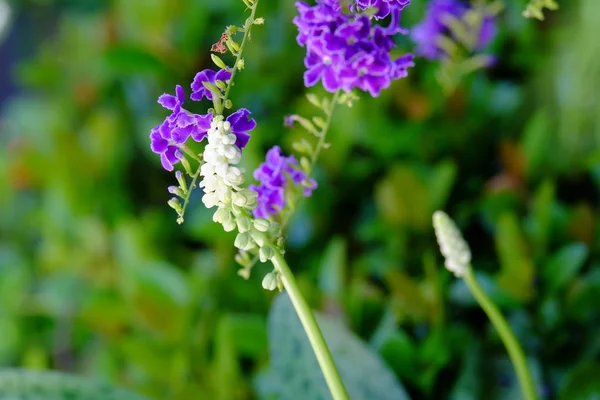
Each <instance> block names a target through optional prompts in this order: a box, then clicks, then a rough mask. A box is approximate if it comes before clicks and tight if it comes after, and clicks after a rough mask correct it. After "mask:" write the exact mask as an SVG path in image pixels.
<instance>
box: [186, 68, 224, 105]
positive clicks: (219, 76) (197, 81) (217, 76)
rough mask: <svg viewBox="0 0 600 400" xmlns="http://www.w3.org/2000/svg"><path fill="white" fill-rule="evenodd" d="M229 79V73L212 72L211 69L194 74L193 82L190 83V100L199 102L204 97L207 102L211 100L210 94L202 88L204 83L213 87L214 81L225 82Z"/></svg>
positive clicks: (222, 70) (222, 71) (221, 71)
mask: <svg viewBox="0 0 600 400" xmlns="http://www.w3.org/2000/svg"><path fill="white" fill-rule="evenodd" d="M230 79H231V72H229V71H226V70H224V69H221V70H219V71H213V70H212V69H205V70H203V71H200V72H198V73H197V74H196V76H195V77H194V81H193V82H192V95H191V96H190V99H192V100H195V101H200V100H202V99H203V98H204V97H206V98H207V99H208V100H212V98H213V95H212V92H211V91H210V90H208V89H207V88H206V87H205V86H204V82H207V83H210V84H213V85H214V84H215V82H216V81H223V82H227V81H229V80H230Z"/></svg>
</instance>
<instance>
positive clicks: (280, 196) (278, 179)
mask: <svg viewBox="0 0 600 400" xmlns="http://www.w3.org/2000/svg"><path fill="white" fill-rule="evenodd" d="M254 179H256V180H257V181H259V182H260V184H259V185H258V186H256V185H250V187H249V189H250V190H253V191H255V192H256V193H258V198H257V201H258V206H257V207H256V209H255V210H254V216H255V217H257V218H268V217H269V216H270V215H274V214H277V213H278V212H279V211H280V210H281V209H282V208H283V207H284V206H285V187H286V185H287V184H288V182H289V180H291V183H293V184H294V185H296V186H298V185H304V192H303V194H304V196H310V195H311V194H312V191H313V190H314V189H316V187H317V182H316V181H315V180H313V179H308V178H307V176H306V174H305V173H304V172H302V171H301V170H300V169H299V166H298V161H297V160H296V158H295V157H294V156H289V157H284V156H282V155H281V148H280V147H279V146H274V147H273V148H271V150H269V151H268V152H267V157H266V160H265V162H264V163H262V164H261V165H260V166H259V167H258V168H257V169H256V170H255V171H254Z"/></svg>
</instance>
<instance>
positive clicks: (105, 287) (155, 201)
mask: <svg viewBox="0 0 600 400" xmlns="http://www.w3.org/2000/svg"><path fill="white" fill-rule="evenodd" d="M413 3H414V4H412V5H411V6H409V7H408V8H407V9H406V10H405V12H404V15H403V20H404V23H405V25H406V26H408V27H410V26H412V25H414V24H415V23H416V22H418V21H419V19H420V18H421V17H422V15H423V12H424V6H425V4H424V3H426V2H425V1H423V0H421V1H419V0H415V1H414V2H413ZM506 3H507V4H506V5H505V10H504V12H503V13H502V14H501V16H500V17H499V20H498V24H499V34H498V36H497V38H496V40H495V41H494V43H493V44H492V46H491V49H490V51H491V52H492V53H494V54H495V55H496V57H497V62H496V64H495V66H493V67H492V68H490V69H489V70H487V71H479V72H476V73H474V74H472V75H470V76H468V77H466V78H465V79H464V80H463V81H462V83H461V84H460V85H459V87H458V88H457V90H456V91H455V92H454V93H453V94H451V95H449V96H446V95H444V92H443V90H442V89H441V87H440V85H439V83H438V82H437V81H436V78H435V75H436V71H437V69H438V68H439V65H438V64H437V63H435V62H433V63H432V62H428V61H426V60H423V59H417V61H416V64H417V65H416V67H415V68H413V69H412V70H411V71H410V77H409V78H407V79H404V80H402V81H399V82H396V83H394V84H393V85H392V87H391V88H390V89H389V90H387V91H385V92H384V93H382V95H381V96H380V97H379V98H377V99H371V98H369V97H368V96H363V98H362V99H361V100H360V101H359V102H357V103H356V104H355V105H354V107H353V108H351V109H345V108H340V109H339V110H338V111H337V112H336V115H335V117H334V121H333V125H332V128H331V132H330V136H329V139H330V141H331V143H332V147H331V149H329V150H327V151H325V152H324V153H323V154H322V157H321V162H320V164H319V167H318V168H317V171H316V178H317V179H318V181H319V189H318V190H317V191H316V192H315V193H314V195H313V196H312V198H311V199H310V200H309V201H304V202H303V203H302V206H301V207H300V209H299V210H298V212H297V215H296V217H295V219H294V221H293V223H292V225H291V227H290V232H289V238H288V241H287V249H288V252H287V254H286V256H287V259H288V261H289V263H290V265H291V266H292V268H293V270H294V271H295V273H296V275H297V277H298V279H299V280H300V283H301V286H302V288H303V290H304V292H305V293H306V295H307V298H308V299H309V300H310V302H311V304H312V305H313V306H314V308H317V309H321V310H324V311H325V312H327V313H330V314H333V315H338V316H341V317H342V319H343V320H344V321H345V322H346V323H347V325H348V326H349V327H350V328H351V329H352V330H353V331H354V332H355V333H357V334H358V335H359V336H360V337H361V338H362V339H363V340H365V341H366V342H368V343H370V344H371V345H372V348H373V349H374V350H375V351H377V352H379V353H380V354H381V355H382V357H383V358H384V359H385V361H386V362H387V364H388V366H389V367H390V368H391V369H392V370H393V371H394V373H395V374H396V376H397V377H398V378H399V379H400V380H401V382H402V383H403V384H404V386H405V387H406V388H407V390H408V391H409V393H410V394H411V396H413V397H414V398H416V399H420V398H422V399H439V398H455V399H477V398H486V399H515V398H517V397H515V396H516V394H515V393H516V392H515V390H518V389H517V388H516V386H515V385H516V381H515V377H514V374H513V372H512V371H513V370H512V367H511V365H510V363H509V361H508V359H507V356H506V351H505V349H504V347H503V346H502V343H501V342H500V340H499V338H498V336H497V334H496V332H495V331H494V329H493V328H492V327H491V326H490V324H489V322H488V320H487V319H486V317H485V315H484V314H483V312H482V311H481V310H480V309H479V308H478V307H476V306H475V304H474V303H473V299H472V298H471V297H470V295H469V293H468V291H467V290H466V287H465V286H464V284H463V283H462V282H460V281H458V280H457V279H455V278H454V277H453V276H452V275H451V274H450V273H448V272H447V271H446V270H445V269H444V268H443V265H442V259H441V257H440V256H439V253H438V250H437V246H436V243H435V238H434V235H433V232H432V228H431V223H430V221H431V214H432V212H433V211H434V210H435V209H440V208H443V209H445V210H446V211H447V212H448V213H449V214H450V215H452V216H453V217H454V218H455V219H456V221H457V223H458V224H459V225H460V226H461V228H462V229H463V232H464V234H465V237H466V239H467V240H468V241H469V243H470V244H471V248H472V252H473V259H474V268H475V269H476V270H477V273H478V276H479V277H480V279H481V281H482V283H483V284H484V286H485V288H486V290H488V292H489V293H490V294H491V295H492V296H493V298H494V299H495V300H496V301H497V303H498V304H499V305H500V306H501V308H502V310H503V311H504V313H505V315H506V316H507V318H508V320H509V321H510V323H511V326H512V327H513V329H514V331H515V333H516V335H517V336H518V338H519V339H520V341H521V343H522V345H523V347H524V349H525V351H526V353H527V354H528V356H529V357H530V363H531V366H532V368H533V372H534V375H535V377H536V381H537V384H538V388H539V390H540V393H542V394H543V396H544V397H545V398H561V399H569V400H571V399H591V398H594V397H593V396H594V394H595V396H598V395H599V394H600V362H599V359H598V355H599V353H600V336H599V335H598V329H599V328H600V308H599V306H600V296H598V293H599V290H600V268H599V266H598V251H599V249H600V242H599V240H598V235H597V232H598V224H597V213H598V206H599V198H598V194H599V189H600V188H599V184H600V151H599V149H600V147H599V146H598V143H599V141H600V112H599V111H600V107H599V103H600V100H599V97H598V90H599V88H600V41H598V40H597V32H598V26H599V24H600V3H599V2H598V1H597V0H577V1H576V0H572V1H566V0H565V1H561V2H560V3H561V7H562V8H561V9H560V10H559V11H557V12H555V13H551V14H549V15H548V18H547V20H546V21H544V22H543V23H542V22H538V21H532V20H527V19H524V18H523V17H521V15H520V14H521V12H522V10H523V8H524V6H525V3H526V2H525V1H522V0H520V1H506ZM11 4H12V7H13V19H12V24H11V27H10V29H9V32H8V34H6V35H5V36H4V38H3V41H2V42H1V43H0V67H1V68H2V70H1V73H0V88H1V90H2V92H1V93H0V99H1V101H2V103H1V108H0V112H1V116H0V366H21V367H27V368H34V369H57V370H65V371H72V372H76V373H78V374H82V375H87V376H94V377H99V378H101V379H105V380H108V381H110V382H113V383H116V384H119V385H121V386H124V387H128V388H131V389H133V390H135V391H138V392H140V393H144V394H147V395H149V396H153V397H154V398H157V399H167V398H173V399H196V398H211V399H212V398H214V399H249V398H255V397H256V394H255V391H254V389H253V384H252V380H253V377H254V376H255V375H256V374H257V372H258V371H260V370H261V369H262V368H264V367H265V366H266V365H267V364H268V348H267V327H266V326H267V324H266V315H267V312H268V310H269V306H270V304H271V301H272V299H273V296H274V294H273V293H270V292H266V291H265V290H263V289H262V288H261V285H260V281H261V279H262V277H263V276H264V274H265V273H267V272H269V271H271V267H270V266H264V265H263V266H258V267H256V268H255V270H254V271H253V275H252V277H251V279H250V280H249V281H244V280H243V279H241V278H239V277H238V276H237V274H236V270H237V266H236V265H235V263H234V262H233V256H234V254H235V252H234V248H233V237H232V235H230V234H226V233H223V232H222V229H221V227H220V226H219V225H216V224H214V223H213V222H212V220H211V214H212V213H211V212H210V211H208V210H206V209H205V208H204V207H203V205H202V203H201V202H200V196H199V193H196V194H195V195H194V197H193V204H192V206H191V208H190V211H189V215H188V216H187V218H186V223H185V224H184V225H183V226H178V225H177V224H176V223H175V219H176V216H175V214H174V213H173V212H172V210H171V209H169V208H168V207H167V205H166V201H167V200H168V199H169V197H170V195H169V194H168V193H167V190H166V187H167V186H169V185H173V184H175V179H174V177H173V176H172V174H170V173H167V172H165V171H164V170H162V169H161V167H160V162H159V159H158V157H157V156H156V155H154V154H152V153H151V151H150V149H149V140H148V134H149V131H150V128H152V127H153V126H154V125H156V124H158V123H159V122H160V121H161V120H162V119H163V118H164V117H165V115H166V112H167V111H166V110H164V109H162V108H161V107H160V106H159V105H158V104H156V98H157V97H158V95H160V94H161V93H163V92H173V90H174V86H175V84H182V85H183V86H184V87H186V88H188V90H189V83H190V82H191V80H192V78H193V76H194V74H195V73H196V72H197V71H199V70H201V69H203V68H207V67H210V66H211V62H210V57H209V51H208V50H209V48H210V46H211V44H212V43H214V42H216V41H217V40H218V38H219V36H220V34H221V33H222V31H223V29H224V27H225V26H226V25H230V24H238V25H239V24H241V23H243V21H244V19H245V18H246V15H245V14H244V8H243V3H242V1H240V0H219V1H216V0H178V1H173V0H127V1H125V0H123V1H116V0H114V1H75V0H71V1H58V0H57V1H51V0H46V1H41V0H39V1H34V0H23V1H19V2H12V3H11ZM258 15H259V16H263V17H265V20H266V23H265V25H264V26H257V27H256V28H255V30H254V34H253V37H252V41H251V42H250V43H249V45H248V47H247V51H246V52H245V59H246V69H245V70H244V71H243V72H242V73H241V74H240V75H239V77H238V78H237V79H236V85H235V87H234V89H233V90H232V94H231V98H232V100H233V102H234V106H235V107H246V108H248V109H250V110H251V111H252V113H253V116H254V117H255V118H256V119H257V122H258V127H257V129H256V130H255V131H254V132H253V137H252V139H251V141H250V144H249V146H248V148H247V149H246V150H245V151H244V164H245V167H246V168H247V170H248V171H251V170H252V169H254V168H255V167H256V166H257V165H258V164H259V163H260V162H261V161H262V159H263V158H264V153H265V151H266V149H267V148H269V147H270V146H272V145H274V144H280V145H281V146H282V147H283V148H284V149H285V150H286V151H287V152H289V151H291V143H292V141H293V140H294V139H298V138H300V137H302V135H304V133H302V132H301V131H300V130H299V129H293V130H289V129H287V128H284V127H283V126H282V121H283V116H284V115H286V114H290V113H301V114H303V115H306V116H310V115H312V113H314V110H313V109H312V108H311V106H310V105H309V104H308V102H307V101H306V100H305V99H304V94H305V93H306V89H305V88H304V87H303V83H302V73H303V68H304V67H303V62H302V60H303V49H300V48H299V47H298V46H297V44H296V42H295V39H294V37H295V34H296V31H295V27H294V26H293V25H292V24H291V19H292V18H293V16H294V15H295V9H294V7H293V3H292V2H291V1H285V2H284V1H275V0H261V2H260V5H259V8H258ZM398 44H399V47H400V49H401V50H402V51H404V52H407V51H410V50H411V49H412V47H413V45H412V44H411V42H410V40H409V39H408V38H400V39H399V40H398ZM315 90H316V91H317V92H319V89H315ZM190 104H191V105H190V108H191V109H192V110H193V111H196V112H199V113H201V112H204V111H205V110H203V109H202V108H201V107H202V105H200V104H192V103H190ZM248 178H249V179H250V174H248ZM299 398H301V397H299Z"/></svg>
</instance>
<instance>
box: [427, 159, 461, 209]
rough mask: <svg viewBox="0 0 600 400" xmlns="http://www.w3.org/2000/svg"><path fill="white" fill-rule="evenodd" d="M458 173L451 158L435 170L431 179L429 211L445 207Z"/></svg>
mask: <svg viewBox="0 0 600 400" xmlns="http://www.w3.org/2000/svg"><path fill="white" fill-rule="evenodd" d="M456 175H457V168H456V164H455V163H454V162H452V161H449V160H446V161H442V162H441V163H439V164H438V165H437V166H436V168H435V169H434V170H433V173H432V177H431V178H430V179H429V182H430V184H429V201H430V208H429V211H430V212H431V214H433V212H434V211H435V210H439V209H442V208H444V205H445V204H446V201H447V200H448V196H450V191H451V190H452V186H454V182H455V181H456Z"/></svg>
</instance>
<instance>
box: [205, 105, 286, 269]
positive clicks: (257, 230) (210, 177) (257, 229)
mask: <svg viewBox="0 0 600 400" xmlns="http://www.w3.org/2000/svg"><path fill="white" fill-rule="evenodd" d="M207 138H208V144H207V145H206V147H205V149H204V161H205V163H204V164H203V165H202V167H201V168H200V175H202V177H203V179H202V181H201V182H200V184H199V186H200V187H201V188H204V193H205V194H204V196H203V197H202V202H203V203H204V205H205V206H206V207H207V208H213V207H215V206H217V207H218V209H217V211H215V213H214V215H213V221H215V222H218V223H220V224H222V225H223V229H225V231H227V232H230V231H233V230H234V229H236V228H237V229H238V230H239V233H238V235H237V237H236V238H235V243H234V244H235V247H237V248H238V249H240V250H243V251H248V250H252V249H255V248H256V247H258V248H259V249H258V254H259V257H260V260H261V261H262V262H265V261H267V260H269V259H271V257H273V255H274V248H273V247H272V246H271V245H270V244H269V242H270V241H269V240H268V237H269V236H274V235H275V236H276V235H279V232H278V230H279V227H278V224H275V223H271V222H270V221H268V220H266V219H263V218H252V210H253V209H254V208H256V205H257V201H256V197H257V196H258V194H257V193H256V192H254V191H252V190H249V189H245V188H242V187H241V186H242V185H243V183H244V170H243V169H241V168H239V167H237V166H236V165H237V164H238V163H239V162H240V160H241V158H242V152H241V150H240V149H239V148H238V147H237V146H236V145H235V141H236V136H235V134H233V133H232V132H231V124H230V123H229V122H228V121H223V116H221V115H218V116H216V117H215V118H214V119H213V121H212V122H211V125H210V130H209V131H208V132H207Z"/></svg>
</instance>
